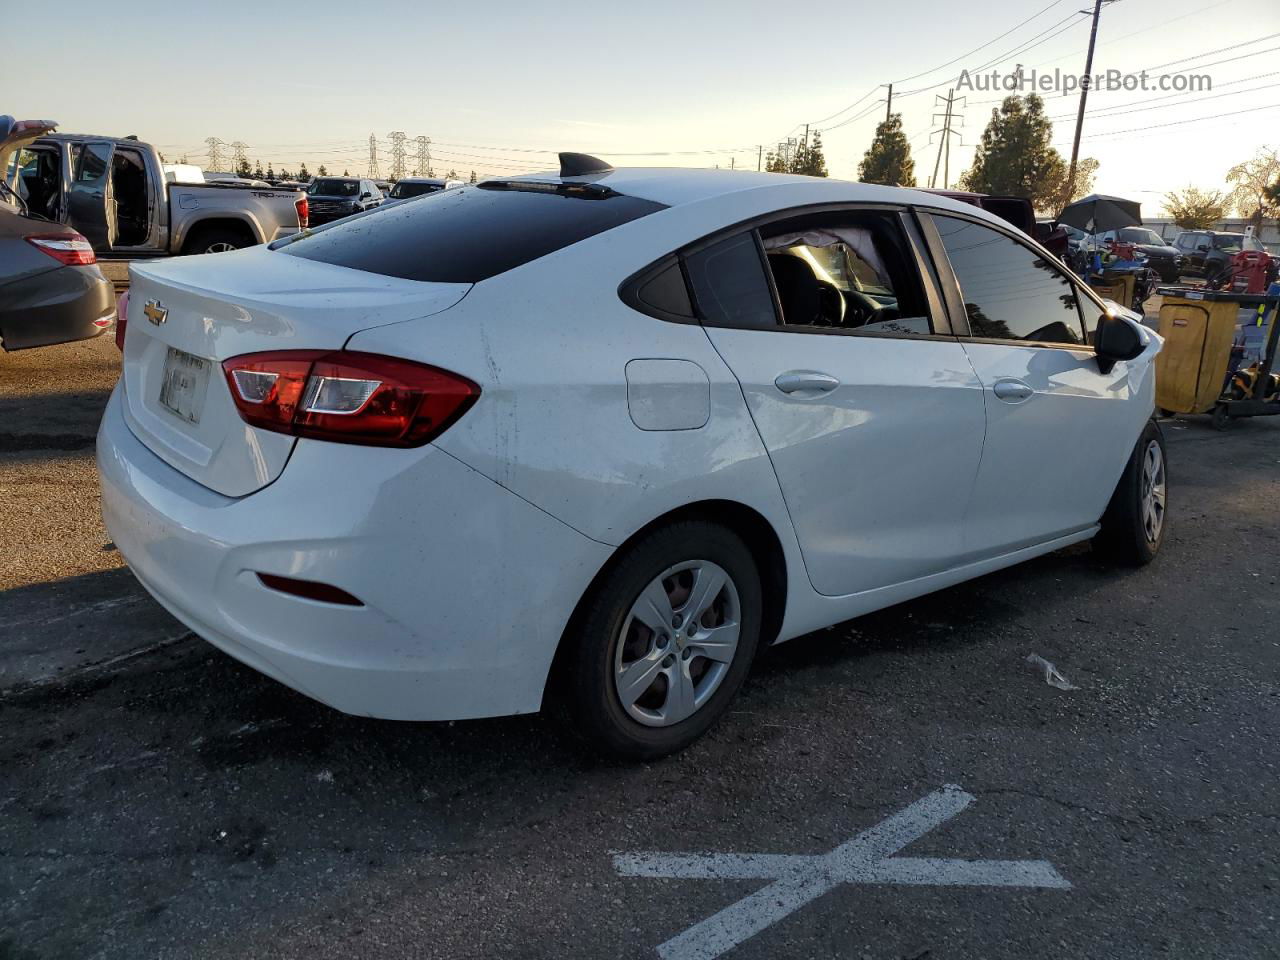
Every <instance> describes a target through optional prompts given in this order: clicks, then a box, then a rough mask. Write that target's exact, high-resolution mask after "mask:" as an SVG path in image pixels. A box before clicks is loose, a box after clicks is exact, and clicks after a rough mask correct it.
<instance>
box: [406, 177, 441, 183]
mask: <svg viewBox="0 0 1280 960" xmlns="http://www.w3.org/2000/svg"><path fill="white" fill-rule="evenodd" d="M396 183H448V181H447V180H445V179H444V178H443V177H401V178H400V179H399V180H397V181H396Z"/></svg>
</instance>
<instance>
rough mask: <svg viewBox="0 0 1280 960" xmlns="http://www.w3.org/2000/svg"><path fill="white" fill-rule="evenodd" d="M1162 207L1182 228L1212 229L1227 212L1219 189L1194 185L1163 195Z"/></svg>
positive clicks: (1223, 197)
mask: <svg viewBox="0 0 1280 960" xmlns="http://www.w3.org/2000/svg"><path fill="white" fill-rule="evenodd" d="M1164 208H1165V210H1167V211H1168V212H1169V216H1171V217H1173V222H1174V223H1175V224H1177V225H1178V226H1180V227H1181V228H1182V229H1183V230H1209V229H1212V228H1213V226H1214V225H1215V224H1217V222H1218V221H1219V220H1221V219H1222V218H1223V217H1224V216H1225V215H1226V212H1227V208H1226V197H1225V196H1224V195H1223V193H1222V191H1220V190H1200V189H1198V188H1196V187H1186V188H1185V189H1183V190H1181V191H1179V190H1172V191H1170V192H1169V193H1166V194H1165V195H1164Z"/></svg>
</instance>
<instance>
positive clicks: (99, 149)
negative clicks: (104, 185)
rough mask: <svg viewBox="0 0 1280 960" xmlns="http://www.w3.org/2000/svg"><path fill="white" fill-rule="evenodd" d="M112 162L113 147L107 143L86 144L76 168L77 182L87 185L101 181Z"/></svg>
mask: <svg viewBox="0 0 1280 960" xmlns="http://www.w3.org/2000/svg"><path fill="white" fill-rule="evenodd" d="M110 161H111V147H110V145H108V144H105V143H86V144H85V145H84V150H83V151H81V153H80V156H79V158H78V161H77V162H78V166H77V167H76V181H77V182H79V183H85V182H87V181H90V180H100V179H101V178H102V177H104V176H105V175H106V173H107V167H108V165H109V164H110Z"/></svg>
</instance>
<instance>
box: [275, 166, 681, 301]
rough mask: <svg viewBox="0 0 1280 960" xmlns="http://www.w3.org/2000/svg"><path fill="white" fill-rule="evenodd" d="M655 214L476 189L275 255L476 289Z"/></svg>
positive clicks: (371, 216)
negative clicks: (475, 285) (561, 250)
mask: <svg viewBox="0 0 1280 960" xmlns="http://www.w3.org/2000/svg"><path fill="white" fill-rule="evenodd" d="M662 209H664V206H663V204H660V203H654V202H652V201H650V200H641V199H639V198H637V197H628V196H624V195H622V194H618V193H614V192H613V191H611V190H605V189H600V188H595V187H576V186H575V187H564V186H558V185H545V184H537V185H534V184H520V183H509V184H507V183H496V184H494V183H482V184H478V185H477V186H474V187H462V188H459V189H456V190H443V191H441V192H439V193H434V194H431V195H430V196H427V197H423V198H422V199H421V200H417V201H415V202H414V203H406V204H402V205H398V206H393V207H385V208H382V209H375V210H373V211H371V212H369V213H366V214H358V215H356V216H354V217H349V218H347V219H346V220H343V221H339V222H338V223H337V224H335V225H333V226H331V227H325V228H322V229H320V230H317V231H315V232H314V233H311V234H308V235H305V236H301V237H299V239H297V240H294V241H292V242H286V243H284V244H283V245H281V246H279V247H277V248H276V249H278V250H279V251H280V252H281V253H287V254H291V255H292V256H295V257H305V258H307V259H308V260H319V261H321V262H323V263H332V264H335V265H336V266H340V267H351V268H353V269H355V270H364V271H367V272H369V273H380V274H383V275H384V276H389V277H401V278H403V279H405V280H428V281H434V282H438V283H478V282H480V281H481V280H487V279H488V278H489V277H493V276H496V275H497V274H499V273H503V272H505V271H507V270H510V269H512V268H513V267H518V266H520V265H521V264H525V263H528V262H530V261H531V260H537V259H538V258H539V257H545V256H546V255H547V254H549V253H554V252H555V251H556V250H559V249H561V248H562V247H567V246H569V245H570V244H572V243H577V242H578V241H579V240H585V239H587V238H588V237H593V236H595V235H596V234H598V233H603V232H604V231H606V230H610V229H612V228H613V227H616V226H620V225H621V224H624V223H628V222H630V221H632V220H636V219H638V218H640V217H643V216H647V215H648V214H650V213H655V212H656V211H658V210H662Z"/></svg>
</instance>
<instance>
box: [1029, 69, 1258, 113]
mask: <svg viewBox="0 0 1280 960" xmlns="http://www.w3.org/2000/svg"><path fill="white" fill-rule="evenodd" d="M1276 72H1277V73H1280V71H1276ZM1274 75H1275V74H1274V73H1273V74H1263V76H1274ZM1249 79H1250V80H1255V79H1257V78H1256V77H1250V78H1249ZM1236 82H1240V81H1236ZM1223 86H1226V84H1223ZM1275 87H1280V83H1264V84H1263V85H1262V86H1259V87H1250V88H1249V89H1247V90H1231V91H1228V92H1227V93H1213V94H1209V95H1207V96H1203V97H1189V98H1187V99H1185V100H1178V101H1177V102H1176V103H1161V104H1159V105H1158V106H1154V107H1146V106H1134V105H1133V104H1132V103H1121V104H1116V106H1114V107H1100V108H1098V110H1090V111H1088V113H1089V115H1090V116H1095V115H1096V114H1097V113H1098V112H1099V111H1100V110H1105V111H1110V112H1108V113H1107V114H1106V115H1105V116H1101V117H1098V119H1100V120H1108V119H1110V118H1111V117H1123V116H1124V115H1125V114H1129V113H1146V112H1147V111H1148V110H1163V109H1165V108H1166V107H1182V106H1186V105H1188V104H1192V103H1199V102H1200V101H1202V100H1217V99H1219V98H1220V97H1238V96H1240V94H1242V93H1255V92H1257V91H1258V90H1271V89H1273V88H1275ZM1171 96H1172V97H1178V96H1181V94H1172V95H1171ZM1168 99H1170V97H1152V98H1151V99H1150V100H1138V101H1137V103H1140V104H1144V103H1152V102H1154V101H1156V100H1168ZM1118 107H1134V108H1133V109H1132V110H1118V109H1117V108H1118ZM1068 116H1070V114H1059V115H1058V116H1056V117H1049V118H1048V119H1049V120H1063V119H1065V118H1066V117H1068Z"/></svg>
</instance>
